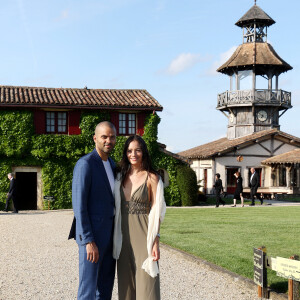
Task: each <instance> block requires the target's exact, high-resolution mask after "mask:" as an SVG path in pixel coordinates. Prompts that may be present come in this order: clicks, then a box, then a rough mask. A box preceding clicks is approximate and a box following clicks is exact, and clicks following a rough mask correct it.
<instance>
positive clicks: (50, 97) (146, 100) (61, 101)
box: [0, 86, 163, 111]
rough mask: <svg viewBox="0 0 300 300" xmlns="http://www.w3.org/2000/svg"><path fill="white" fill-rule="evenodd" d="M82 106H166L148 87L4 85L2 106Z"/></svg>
mask: <svg viewBox="0 0 300 300" xmlns="http://www.w3.org/2000/svg"><path fill="white" fill-rule="evenodd" d="M30 105H32V106H47V107H49V106H50V107H54V106H55V107H62V106H80V107H87V108H92V107H99V106H100V107H103V108H105V107H107V108H110V109H114V108H116V109H120V108H124V109H126V108H137V109H146V110H156V111H161V110H162V109H163V107H162V106H161V105H160V104H159V103H158V102H157V100H156V99H155V98H154V97H152V96H151V95H150V94H149V93H148V92H147V91H146V90H116V89H114V90H107V89H106V90H105V89H87V88H84V89H71V88H66V89H64V88H45V87H26V86H0V106H19V107H23V106H30Z"/></svg>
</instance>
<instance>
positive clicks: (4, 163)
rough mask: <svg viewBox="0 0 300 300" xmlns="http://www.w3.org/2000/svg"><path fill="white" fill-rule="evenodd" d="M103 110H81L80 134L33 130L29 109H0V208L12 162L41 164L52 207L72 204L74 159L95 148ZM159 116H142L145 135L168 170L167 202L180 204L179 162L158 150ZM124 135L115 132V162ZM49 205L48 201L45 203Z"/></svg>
mask: <svg viewBox="0 0 300 300" xmlns="http://www.w3.org/2000/svg"><path fill="white" fill-rule="evenodd" d="M109 120H110V115H109V113H108V112H106V111H93V112H83V113H82V114H81V120H80V129H81V134H80V135H55V134H44V135H36V134H34V132H35V130H34V123H33V113H32V112H31V111H26V110H24V111H23V110H22V111H17V110H16V111H13V110H7V111H1V112H0V160H1V163H0V206H2V207H0V208H3V206H4V203H5V200H6V193H7V190H8V187H9V181H8V179H7V174H8V173H9V172H11V171H12V168H13V167H14V166H40V167H42V181H43V194H44V195H51V196H54V198H55V201H53V202H51V205H50V208H51V209H60V208H71V207H72V195H71V186H72V173H73V168H74V166H75V163H76V161H77V160H78V159H79V158H80V157H81V156H83V155H85V154H87V153H89V152H90V151H92V150H93V148H94V141H93V138H92V137H93V135H94V130H95V126H96V125H97V124H98V123H99V122H101V121H109ZM159 122H160V118H159V117H158V116H157V115H156V114H149V115H148V116H147V117H146V120H145V127H144V135H143V138H144V139H145V141H146V143H147V146H148V148H149V152H150V154H151V157H152V161H153V164H154V167H155V168H156V169H164V170H166V171H167V172H168V174H169V186H168V187H166V188H165V198H166V202H167V204H168V205H181V201H180V192H179V188H178V185H177V182H176V172H177V171H176V170H177V166H178V164H180V162H179V161H178V160H176V159H174V158H173V157H171V156H168V155H167V154H165V153H163V152H161V151H160V150H159V145H158V143H157V128H158V124H159ZM125 141H126V137H124V136H118V137H117V143H116V147H115V149H114V150H113V152H112V155H111V157H112V158H113V159H114V160H115V162H119V161H120V160H121V158H122V152H123V146H124V143H125ZM47 206H48V203H47Z"/></svg>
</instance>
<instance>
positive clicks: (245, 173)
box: [244, 167, 250, 187]
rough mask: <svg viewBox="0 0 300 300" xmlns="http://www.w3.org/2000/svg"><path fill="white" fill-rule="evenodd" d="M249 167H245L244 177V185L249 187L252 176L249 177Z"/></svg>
mask: <svg viewBox="0 0 300 300" xmlns="http://www.w3.org/2000/svg"><path fill="white" fill-rule="evenodd" d="M248 171H249V168H247V167H246V168H245V169H244V176H245V177H244V178H245V181H244V187H249V180H250V178H249V172H248Z"/></svg>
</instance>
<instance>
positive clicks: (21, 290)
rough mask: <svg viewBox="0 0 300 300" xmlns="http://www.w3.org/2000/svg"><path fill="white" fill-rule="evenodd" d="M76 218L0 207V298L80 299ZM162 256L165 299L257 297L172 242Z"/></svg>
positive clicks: (240, 299)
mask: <svg viewBox="0 0 300 300" xmlns="http://www.w3.org/2000/svg"><path fill="white" fill-rule="evenodd" d="M72 218H73V212H72V211H71V210H61V211H50V212H48V211H21V212H20V213H19V214H12V213H4V212H0V228H1V235H0V300H19V299H30V300H31V299H42V300H48V299H76V293H77V284H78V248H77V244H76V243H75V241H74V240H71V241H68V240H67V236H68V233H69V228H70V225H71V222H72ZM161 257H162V258H161V260H160V270H161V294H162V299H163V300H174V299H181V300H185V299H186V300H194V299H195V300H197V299H205V300H209V299H213V300H215V299H224V300H226V299H228V300H235V299H237V300H244V299H245V300H248V299H249V300H254V299H257V290H256V289H253V288H251V287H249V286H247V285H245V284H244V282H243V281H242V280H239V279H238V278H233V277H232V276H229V275H228V274H226V273H220V272H218V271H214V270H212V269H211V267H208V266H207V265H205V264H203V263H201V262H197V261H193V260H190V259H186V258H185V257H184V255H182V254H180V253H177V252H176V251H174V250H172V249H169V248H168V247H164V246H162V249H161ZM113 299H114V300H117V299H118V298H117V287H116V283H115V288H114V292H113ZM137 300H144V299H137Z"/></svg>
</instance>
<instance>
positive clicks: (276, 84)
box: [275, 75, 278, 90]
mask: <svg viewBox="0 0 300 300" xmlns="http://www.w3.org/2000/svg"><path fill="white" fill-rule="evenodd" d="M275 88H276V90H278V75H276V81H275Z"/></svg>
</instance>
